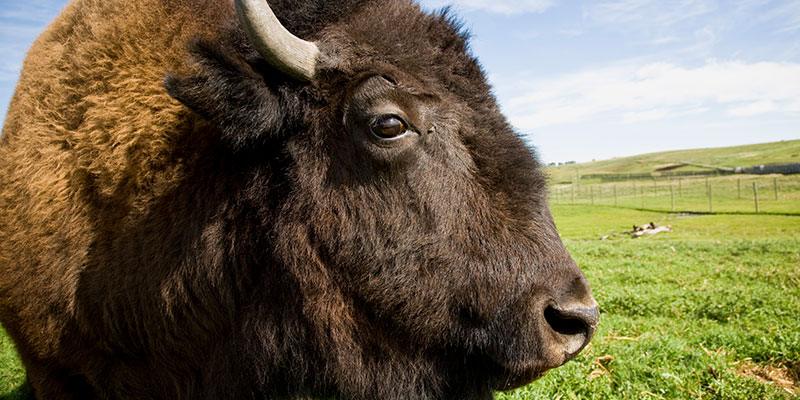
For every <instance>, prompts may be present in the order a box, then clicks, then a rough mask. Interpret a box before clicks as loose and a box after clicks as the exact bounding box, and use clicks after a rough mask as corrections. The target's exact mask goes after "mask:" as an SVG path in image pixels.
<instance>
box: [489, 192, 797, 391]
mask: <svg viewBox="0 0 800 400" xmlns="http://www.w3.org/2000/svg"><path fill="white" fill-rule="evenodd" d="M553 211H554V215H555V217H556V220H557V224H558V225H559V228H560V230H561V233H562V235H563V237H564V239H565V241H566V243H567V246H568V247H569V249H570V250H571V252H572V254H573V256H574V257H575V258H576V260H577V261H578V262H579V264H580V265H581V266H582V268H583V270H584V272H585V273H586V275H587V277H588V278H589V280H590V281H591V282H592V284H593V287H594V293H595V297H596V298H597V300H598V302H599V303H600V306H601V310H602V319H601V323H600V327H599V330H598V333H597V336H596V337H595V339H594V341H593V343H592V344H591V345H590V347H588V348H587V350H585V352H584V353H583V354H582V355H580V356H579V357H578V359H577V360H575V361H573V362H571V363H569V364H567V365H566V366H564V367H562V368H560V369H557V370H555V371H552V372H551V373H549V374H548V375H547V376H545V377H544V378H543V379H541V380H540V381H538V382H535V383H534V384H532V385H530V386H529V387H526V388H524V389H520V390H517V391H515V392H512V393H505V394H500V395H499V396H498V398H499V399H501V400H512V399H648V398H651V399H742V400H745V399H747V400H749V399H781V398H794V397H796V396H797V395H798V394H800V390H799V389H798V387H797V386H796V384H794V383H793V382H797V380H798V374H800V317H798V315H799V314H800V217H790V216H765V215H758V216H753V215H707V216H682V215H674V214H673V215H671V214H664V213H657V212H642V211H636V210H626V209H619V208H613V207H602V206H596V207H592V206H568V205H561V206H559V205H556V206H554V210H553ZM644 221H654V222H656V223H659V224H669V225H672V226H673V228H674V232H672V233H667V234H663V235H661V236H656V237H650V238H643V239H630V238H627V237H625V236H612V237H613V238H616V239H612V240H605V241H601V240H598V238H600V237H602V236H606V235H609V234H613V233H618V232H621V231H624V230H628V229H630V225H632V224H634V223H641V222H644Z"/></svg>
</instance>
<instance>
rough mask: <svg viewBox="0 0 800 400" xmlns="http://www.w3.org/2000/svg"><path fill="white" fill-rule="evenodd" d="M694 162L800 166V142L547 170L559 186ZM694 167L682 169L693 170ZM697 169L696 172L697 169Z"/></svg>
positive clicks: (645, 156) (655, 155) (647, 156)
mask: <svg viewBox="0 0 800 400" xmlns="http://www.w3.org/2000/svg"><path fill="white" fill-rule="evenodd" d="M682 162H691V163H697V164H703V165H714V166H718V167H731V168H735V167H748V166H753V165H761V164H783V163H797V162H800V140H787V141H782V142H774V143H762V144H753V145H747V146H735V147H720V148H710V149H692V150H676V151H666V152H660V153H650V154H642V155H637V156H632V157H620V158H614V159H611V160H604V161H594V162H587V163H581V164H573V165H563V166H559V167H550V168H547V171H548V173H549V174H550V177H551V180H552V181H553V182H555V183H567V182H572V181H573V180H574V179H575V177H576V175H591V174H643V173H651V172H653V171H654V170H655V169H657V168H660V167H664V166H666V165H670V164H675V163H682ZM692 169H693V168H692V167H687V168H683V169H681V171H684V170H692ZM694 169H696V168H694Z"/></svg>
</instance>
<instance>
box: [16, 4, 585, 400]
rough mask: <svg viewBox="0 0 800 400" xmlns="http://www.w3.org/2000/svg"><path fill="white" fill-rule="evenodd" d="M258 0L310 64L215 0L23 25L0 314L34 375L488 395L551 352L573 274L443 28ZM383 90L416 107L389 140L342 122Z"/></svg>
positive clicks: (539, 180) (469, 61)
mask: <svg viewBox="0 0 800 400" xmlns="http://www.w3.org/2000/svg"><path fill="white" fill-rule="evenodd" d="M270 4H271V5H272V7H273V9H274V10H275V11H276V13H277V14H278V15H279V17H280V18H281V19H282V21H283V22H284V24H285V25H286V26H287V27H288V28H289V29H290V30H291V31H293V32H294V33H296V34H298V35H300V36H301V37H305V38H309V39H313V40H317V41H318V42H319V43H320V46H321V48H322V50H323V54H325V56H324V57H323V58H322V59H321V60H320V65H319V68H320V72H319V74H320V75H319V79H317V80H315V82H313V83H311V84H303V83H299V82H295V81H293V80H291V79H288V78H286V77H283V76H281V75H280V74H279V73H278V72H277V71H276V70H274V69H273V68H271V67H270V66H269V65H266V64H265V63H264V61H263V60H262V59H261V58H260V57H259V55H258V54H257V53H256V52H255V51H254V50H253V49H252V48H251V47H250V45H249V43H248V41H247V39H246V37H245V36H244V35H243V33H242V32H241V30H240V29H239V27H238V23H237V22H236V20H235V16H234V13H233V11H232V4H231V2H230V1H227V0H222V1H211V0H206V1H203V0H129V1H121V0H76V1H73V3H71V4H70V5H69V6H68V7H67V9H66V10H65V11H64V12H63V14H62V15H61V16H60V17H59V18H58V19H57V20H56V21H55V22H54V23H53V24H52V25H51V26H50V27H49V28H48V30H47V31H46V32H45V33H44V34H43V35H42V36H41V37H40V38H39V40H38V41H37V42H36V44H35V45H34V47H33V48H32V50H31V52H30V54H29V57H28V59H27V61H26V63H25V67H24V72H23V74H22V77H21V79H20V83H19V86H18V89H17V94H16V96H15V98H14V100H13V102H12V106H11V110H10V112H9V115H8V118H7V120H6V125H5V127H4V131H3V133H4V135H3V138H2V142H1V143H0V320H1V321H2V323H3V325H4V327H5V328H6V329H7V330H8V332H9V333H10V334H11V336H12V337H13V338H14V340H15V341H16V343H17V346H18V349H19V351H20V354H21V357H22V359H23V362H24V364H25V366H26V368H27V371H28V379H29V380H30V383H31V384H32V387H33V389H34V391H35V393H36V395H37V397H38V398H41V399H89V398H109V399H122V398H141V399H151V398H152V399H155V398H163V399H200V398H203V399H223V398H230V399H262V398H298V397H304V396H307V397H324V396H333V397H340V398H349V399H376V398H385V399H434V398H436V399H487V398H490V397H491V393H492V390H493V389H499V388H508V387H513V386H517V385H520V384H523V383H525V382H528V381H530V380H532V379H533V378H535V377H536V376H538V375H539V374H541V373H543V372H544V370H545V369H547V368H549V367H552V366H555V365H557V364H560V362H563V360H561V361H558V360H555V358H557V357H561V355H557V354H555V353H553V351H551V350H550V348H549V347H548V345H546V344H544V342H543V340H544V339H542V335H544V334H543V333H542V331H541V329H543V328H541V326H542V325H543V324H544V321H543V317H542V315H541V310H542V309H543V308H544V306H543V304H544V303H546V302H548V301H560V299H562V298H564V297H565V296H566V297H570V298H580V299H585V298H588V297H589V296H590V295H589V292H588V287H587V286H586V283H585V281H584V280H583V277H582V276H581V274H580V272H579V271H578V269H577V267H576V266H575V265H574V263H573V262H572V260H571V259H570V257H569V255H568V254H567V252H566V251H565V250H564V248H563V245H562V244H561V242H560V240H559V238H558V235H557V233H556V231H555V228H554V226H553V223H552V218H551V217H550V215H549V211H548V210H547V205H546V201H545V187H544V178H543V176H542V173H541V172H540V170H539V165H538V163H537V161H536V160H535V158H534V157H533V156H532V155H531V153H530V151H529V150H528V149H527V148H526V147H525V145H524V144H523V143H522V141H521V140H520V139H519V138H518V137H517V136H516V135H515V134H514V133H513V131H512V129H511V128H510V127H509V125H508V123H507V122H506V120H505V119H504V117H503V116H502V115H501V114H500V112H499V110H498V108H497V106H496V103H495V100H494V98H493V96H492V95H491V92H490V89H489V87H488V86H487V84H486V80H485V77H484V74H483V72H482V71H481V69H480V67H479V65H478V63H477V62H476V61H475V60H474V59H473V58H472V57H471V56H470V55H469V52H468V49H467V42H466V38H465V36H464V35H463V34H462V33H461V32H460V28H459V27H458V25H457V24H454V23H453V21H452V19H451V17H449V16H447V14H440V15H426V14H424V13H422V12H421V11H420V10H419V8H418V7H417V6H416V5H414V4H412V3H410V2H408V1H405V0H393V1H385V2H384V1H372V0H361V1H359V0H347V1H341V2H331V1H324V0H315V1H312V0H308V1H299V2H295V1H289V0H281V1H276V0H270ZM379 76H384V77H385V79H384V78H380V77H379ZM370 85H372V86H374V87H375V89H371V88H372V86H370ZM373 92H374V93H373ZM384 92H386V93H389V94H387V95H390V96H391V97H392V99H393V101H395V102H396V103H398V104H402V105H403V106H404V107H405V109H404V110H405V111H406V112H407V113H408V114H409V119H411V120H412V121H413V122H414V124H415V125H417V126H418V127H419V128H420V133H421V135H420V138H419V139H418V140H417V141H415V142H414V143H412V144H410V145H408V146H406V147H404V148H402V149H397V148H391V149H384V148H379V147H376V146H373V145H372V144H371V143H370V142H369V141H368V140H366V138H365V137H364V136H361V135H359V132H361V131H360V130H359V128H358V127H359V125H358V123H357V121H358V120H359V119H358V118H360V117H359V116H360V115H361V114H360V112H361V111H359V110H360V109H359V107H360V104H361V103H359V102H362V103H363V102H364V101H367V100H359V99H361V98H371V97H370V96H379V95H380V93H384ZM354 121H356V122H354ZM554 360H555V361H554Z"/></svg>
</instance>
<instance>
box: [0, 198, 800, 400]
mask: <svg viewBox="0 0 800 400" xmlns="http://www.w3.org/2000/svg"><path fill="white" fill-rule="evenodd" d="M553 213H554V215H555V218H556V220H557V224H558V225H559V229H560V231H561V234H562V236H563V237H564V240H565V242H566V244H567V246H568V247H569V249H570V250H571V252H572V254H573V256H574V257H575V259H576V260H577V261H578V262H579V263H580V264H581V266H582V268H583V270H584V272H585V273H586V275H587V276H588V278H589V280H590V281H591V282H592V285H593V287H594V293H595V296H596V298H597V300H598V301H599V303H600V305H601V309H602V321H601V323H600V327H599V330H598V333H597V336H596V337H595V339H594V341H593V343H592V344H591V345H590V346H589V347H588V348H587V349H586V350H585V351H584V353H582V355H580V356H579V357H578V358H577V359H576V360H574V361H572V362H570V363H568V364H567V365H566V366H564V367H562V368H560V369H557V370H555V371H552V372H550V373H549V374H548V375H546V376H545V377H544V378H543V379H541V380H540V381H538V382H535V383H534V384H532V385H530V386H528V387H526V388H523V389H520V390H517V391H515V392H511V393H501V394H498V399H500V400H512V399H526V400H528V399H648V398H651V399H687V398H699V399H742V400H745V399H747V400H749V399H770V398H774V399H781V398H786V399H789V398H794V397H795V396H797V394H800V389H798V387H797V386H796V384H794V383H793V382H797V381H798V374H800V318H799V317H798V314H800V217H792V216H780V215H703V216H687V215H680V214H667V213H658V212H646V211H637V210H629V209H620V208H614V207H607V206H594V207H592V206H588V205H578V206H571V205H555V206H554V207H553ZM650 221H653V222H656V223H658V224H669V225H672V226H673V228H674V231H673V232H672V233H668V234H664V235H661V236H655V237H650V238H644V239H629V238H627V237H626V236H624V235H613V234H614V233H619V232H622V231H624V230H627V229H630V226H631V225H633V224H635V223H636V224H639V223H643V222H650ZM608 235H611V238H612V239H611V240H599V238H600V237H602V236H608ZM22 381H23V372H22V369H21V367H20V365H19V363H18V361H17V360H16V356H15V355H14V352H13V348H12V345H11V343H10V342H9V341H8V339H7V338H6V337H5V336H3V335H0V399H4V400H11V399H15V400H16V399H23V398H26V392H25V391H24V390H22V389H19V388H20V385H21V383H22ZM793 393H794V394H793Z"/></svg>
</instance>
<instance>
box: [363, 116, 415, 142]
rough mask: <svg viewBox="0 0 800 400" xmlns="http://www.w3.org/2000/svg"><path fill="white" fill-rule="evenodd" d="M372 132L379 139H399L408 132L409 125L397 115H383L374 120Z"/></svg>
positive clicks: (371, 126)
mask: <svg viewBox="0 0 800 400" xmlns="http://www.w3.org/2000/svg"><path fill="white" fill-rule="evenodd" d="M370 130H371V131H372V134H373V135H375V136H376V137H378V139H384V140H387V139H389V140H390V139H397V138H398V137H400V136H403V135H404V134H405V133H406V132H408V124H407V123H406V122H405V121H403V119H402V118H400V117H398V116H396V115H382V116H380V117H378V118H375V119H374V120H372V123H371V124H370Z"/></svg>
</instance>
